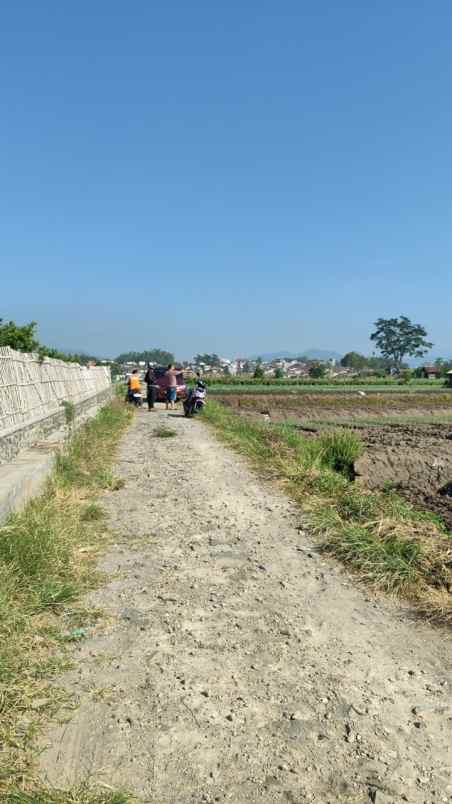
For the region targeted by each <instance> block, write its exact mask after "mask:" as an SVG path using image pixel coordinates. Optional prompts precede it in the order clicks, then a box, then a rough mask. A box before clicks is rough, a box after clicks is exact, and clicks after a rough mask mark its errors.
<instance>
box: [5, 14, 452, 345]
mask: <svg viewBox="0 0 452 804" xmlns="http://www.w3.org/2000/svg"><path fill="white" fill-rule="evenodd" d="M451 37H452V5H451V3H450V0H447V1H446V0H438V1H437V2H432V3H431V4H428V3H426V2H425V0H422V2H420V1H419V0H413V1H412V2H404V3H399V2H394V1H393V0H391V2H389V1H388V0H380V2H378V3H375V2H366V1H365V0H364V2H363V0H360V2H343V3H337V2H333V0H316V2H314V1H313V0H311V2H304V0H281V1H280V2H278V3H277V2H276V1H275V0H273V2H269V0H259V2H258V1H257V0H248V2H240V3H239V2H238V0H230V2H229V3H218V2H212V0H204V1H203V2H200V0H193V2H190V3H189V2H186V0H184V2H183V1H182V0H166V2H161V3H152V2H149V0H134V2H132V3H126V2H124V0H122V2H118V0H108V2H107V0H89V2H88V0H79V1H78V2H76V3H75V2H73V3H68V2H61V0H59V1H58V2H57V0H54V2H51V0H40V1H39V2H37V0H28V2H24V0H14V2H12V0H6V2H5V3H3V4H2V12H1V19H0V88H1V105H2V120H1V124H0V178H1V195H0V261H1V263H0V264H1V274H2V277H1V301H0V316H3V317H4V318H14V319H17V320H18V321H20V322H25V321H27V320H30V319H32V318H33V319H36V320H38V321H39V323H40V335H41V339H42V340H43V341H44V342H47V343H48V344H52V345H57V346H60V347H66V348H78V349H86V350H91V351H94V352H97V353H103V354H106V355H114V354H117V353H118V352H119V351H122V350H126V349H141V348H144V347H148V346H162V347H166V348H170V349H172V350H174V351H175V352H176V354H177V355H178V356H179V357H184V358H185V357H188V356H191V355H192V354H193V353H194V352H197V351H205V350H208V351H216V352H219V353H221V354H224V355H229V356H234V355H247V354H252V353H259V352H265V351H277V350H281V349H288V350H291V351H299V350H303V349H304V348H307V347H312V346H316V347H325V348H326V347H329V348H332V349H335V350H337V351H339V352H342V351H345V350H348V349H351V348H356V349H359V350H363V351H367V352H370V350H371V346H370V343H369V341H368V335H369V332H370V330H371V325H372V322H373V321H374V320H375V319H376V318H377V317H379V316H393V315H399V314H401V313H403V314H405V315H408V316H409V317H411V318H413V319H414V320H415V321H416V322H418V321H419V322H421V323H423V324H424V325H426V326H427V328H428V330H429V334H430V336H431V339H432V340H433V341H434V342H435V352H436V353H437V354H444V355H445V356H449V355H452V328H451V324H450V322H451V295H452V294H451V291H452V272H451V256H452V244H451V211H452V137H451V131H452V104H451V99H450V94H451V86H452V58H451V45H450V43H451Z"/></svg>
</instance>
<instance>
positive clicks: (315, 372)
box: [309, 363, 326, 380]
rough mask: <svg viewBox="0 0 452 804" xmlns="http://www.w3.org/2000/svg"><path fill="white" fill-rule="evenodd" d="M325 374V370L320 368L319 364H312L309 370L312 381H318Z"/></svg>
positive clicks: (322, 367)
mask: <svg viewBox="0 0 452 804" xmlns="http://www.w3.org/2000/svg"><path fill="white" fill-rule="evenodd" d="M325 374H326V368H325V366H322V364H321V363H313V364H312V366H311V368H310V369H309V376H310V377H312V379H313V380H320V379H321V378H322V377H324V376H325Z"/></svg>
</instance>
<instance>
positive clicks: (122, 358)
mask: <svg viewBox="0 0 452 804" xmlns="http://www.w3.org/2000/svg"><path fill="white" fill-rule="evenodd" d="M142 362H144V363H158V364H159V365H161V366H167V365H168V364H169V363H174V362H175V358H174V355H173V353H172V352H167V351H165V349H145V350H144V351H143V352H123V353H122V354H120V355H118V357H116V358H115V363H142Z"/></svg>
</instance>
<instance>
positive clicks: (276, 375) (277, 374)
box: [273, 368, 284, 380]
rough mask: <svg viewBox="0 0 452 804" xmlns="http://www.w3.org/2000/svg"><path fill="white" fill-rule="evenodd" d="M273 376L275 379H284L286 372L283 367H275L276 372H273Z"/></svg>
mask: <svg viewBox="0 0 452 804" xmlns="http://www.w3.org/2000/svg"><path fill="white" fill-rule="evenodd" d="M273 376H274V378H275V380H282V378H283V377H284V372H283V370H282V368H277V369H275V370H274V372H273Z"/></svg>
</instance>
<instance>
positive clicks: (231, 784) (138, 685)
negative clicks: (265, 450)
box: [41, 411, 452, 804]
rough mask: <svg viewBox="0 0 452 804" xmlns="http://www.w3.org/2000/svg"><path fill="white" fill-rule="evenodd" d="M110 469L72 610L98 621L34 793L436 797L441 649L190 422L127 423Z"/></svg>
mask: <svg viewBox="0 0 452 804" xmlns="http://www.w3.org/2000/svg"><path fill="white" fill-rule="evenodd" d="M162 426H165V427H166V428H170V429H173V430H175V431H176V433H177V435H176V436H175V437H174V438H159V437H155V435H154V433H155V431H156V430H157V429H158V428H159V427H162ZM117 471H118V472H119V473H120V474H121V475H122V476H123V477H124V479H125V486H124V488H123V489H121V490H119V491H116V492H110V493H108V494H106V495H105V497H104V499H103V500H102V504H103V505H104V506H105V508H106V509H107V510H108V512H109V515H110V520H111V526H112V527H113V528H114V529H115V530H116V532H117V546H115V547H114V548H113V549H111V550H110V552H109V555H108V556H107V557H106V559H105V560H104V562H103V566H102V568H103V569H104V570H106V571H107V572H108V573H109V574H110V576H111V578H112V580H111V582H110V583H109V584H108V585H107V586H106V587H104V588H103V589H101V590H100V591H98V592H96V594H95V595H91V597H90V599H89V601H86V602H87V604H88V605H95V606H99V607H101V608H102V609H103V610H104V611H105V612H106V613H107V615H109V616H108V617H107V618H105V619H103V620H102V621H101V624H100V626H98V628H97V629H96V630H95V631H94V633H93V634H92V635H91V636H90V638H89V639H88V640H86V641H85V642H84V643H83V645H82V646H81V647H80V649H79V650H78V651H77V652H76V657H75V658H76V659H77V666H76V668H75V669H74V670H73V671H71V672H70V673H69V674H67V676H66V678H65V679H64V683H65V684H66V687H67V688H68V690H70V691H71V692H73V693H74V694H75V696H76V698H77V699H78V701H79V708H78V709H77V710H76V711H75V713H74V714H73V716H72V718H71V719H70V720H69V722H67V723H64V724H63V725H61V726H56V727H55V728H54V729H53V731H52V732H51V733H50V734H48V735H46V746H47V748H46V750H44V752H43V754H42V757H41V760H42V761H41V770H42V777H43V779H48V780H49V781H50V782H51V783H53V784H55V785H57V786H59V787H64V786H67V787H69V786H71V785H73V784H74V783H76V782H77V781H79V780H81V779H86V778H87V777H89V778H90V780H91V782H93V783H101V784H102V783H104V784H108V785H111V786H113V787H116V788H126V789H129V790H130V791H132V792H133V793H135V794H136V795H138V796H140V797H141V799H142V800H143V801H145V802H154V803H155V804H173V803H174V804H189V802H190V803H191V804H194V803H195V802H196V804H197V803H198V802H216V801H220V802H221V801H230V802H233V803H234V804H246V803H247V802H263V803H264V804H267V802H294V803H298V802H300V803H301V802H321V803H322V804H327V803H328V802H331V804H333V802H334V804H336V802H359V803H361V802H363V804H364V803H365V802H370V801H375V802H377V804H384V802H401V801H408V802H411V803H413V802H414V803H415V804H417V803H419V804H421V803H425V804H426V803H427V802H428V803H429V804H430V803H433V804H437V802H449V801H452V770H451V765H452V761H451V759H452V757H451V748H450V746H451V745H452V699H451V689H452V650H451V643H450V640H449V638H448V637H447V636H445V635H444V633H441V632H438V631H434V630H432V629H430V628H429V627H428V626H427V625H424V624H419V623H416V622H415V621H413V620H412V619H410V618H409V616H408V611H407V610H406V609H402V608H400V607H399V606H396V605H394V606H393V605H392V604H391V603H388V602H380V601H375V600H374V599H373V598H372V597H371V596H370V595H369V594H367V593H366V592H365V590H362V589H357V588H356V586H355V582H354V581H353V579H351V578H350V576H348V575H347V574H346V573H345V572H343V571H342V570H341V568H340V567H339V566H338V565H336V564H335V563H334V562H332V561H330V560H329V559H324V558H323V557H322V556H320V555H319V554H318V553H317V552H316V549H315V546H314V545H313V543H311V542H310V540H309V536H308V535H307V534H306V533H305V532H303V531H302V529H301V528H302V525H303V522H302V515H301V513H300V511H299V510H298V509H296V507H295V506H294V505H293V504H292V503H291V502H290V501H289V500H288V499H286V497H285V496H283V495H282V494H280V493H279V492H278V491H277V490H275V489H273V488H272V487H270V486H267V485H266V484H264V483H263V482H261V481H260V480H259V479H258V478H256V476H254V475H253V474H252V472H251V471H250V470H249V469H248V468H247V466H246V465H245V464H244V462H243V461H242V460H241V459H240V458H238V457H237V456H236V455H235V454H233V453H232V452H230V451H229V450H228V449H226V448H225V447H223V446H222V445H221V444H219V443H218V442H217V441H216V439H215V436H214V435H213V434H212V432H211V431H210V430H209V429H208V428H207V427H206V426H205V425H203V423H202V422H200V421H193V420H185V419H184V418H183V417H181V416H179V415H178V414H166V413H164V412H158V413H154V414H152V415H150V414H147V413H145V412H144V411H140V412H138V414H137V416H136V419H135V421H134V423H133V425H132V427H131V428H130V430H129V431H128V433H127V434H126V436H125V437H124V440H123V442H122V447H121V450H120V454H119V463H118V469H117Z"/></svg>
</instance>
